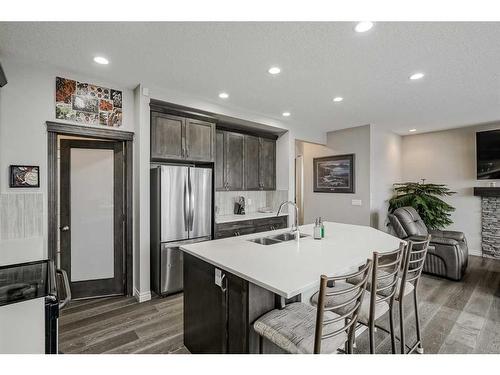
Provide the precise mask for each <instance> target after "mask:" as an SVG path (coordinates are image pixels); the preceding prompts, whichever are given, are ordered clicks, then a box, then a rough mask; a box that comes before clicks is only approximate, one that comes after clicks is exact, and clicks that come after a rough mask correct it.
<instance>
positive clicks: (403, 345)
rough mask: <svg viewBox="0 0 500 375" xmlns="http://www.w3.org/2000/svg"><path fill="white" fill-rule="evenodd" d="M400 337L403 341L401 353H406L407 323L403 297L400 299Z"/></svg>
mask: <svg viewBox="0 0 500 375" xmlns="http://www.w3.org/2000/svg"><path fill="white" fill-rule="evenodd" d="M399 330H400V332H399V337H400V339H399V340H400V343H401V354H406V346H405V323H404V308H403V298H402V296H401V298H400V299H399Z"/></svg>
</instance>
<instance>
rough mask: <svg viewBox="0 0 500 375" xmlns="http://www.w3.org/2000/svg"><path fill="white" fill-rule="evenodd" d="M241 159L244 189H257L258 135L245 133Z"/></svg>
mask: <svg viewBox="0 0 500 375" xmlns="http://www.w3.org/2000/svg"><path fill="white" fill-rule="evenodd" d="M244 146H245V148H244V156H243V159H244V160H243V161H244V165H245V167H244V168H245V190H259V189H260V180H259V148H260V140H259V138H258V137H254V136H251V135H245V145H244Z"/></svg>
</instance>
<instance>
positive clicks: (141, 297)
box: [134, 288, 151, 303]
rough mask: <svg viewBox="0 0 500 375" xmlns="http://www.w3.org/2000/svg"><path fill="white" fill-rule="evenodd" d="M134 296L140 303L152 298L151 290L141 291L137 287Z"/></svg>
mask: <svg viewBox="0 0 500 375" xmlns="http://www.w3.org/2000/svg"><path fill="white" fill-rule="evenodd" d="M134 297H135V299H136V300H137V302H139V303H142V302H146V301H149V300H150V299H151V291H147V292H142V293H140V292H139V291H138V290H137V289H135V288H134Z"/></svg>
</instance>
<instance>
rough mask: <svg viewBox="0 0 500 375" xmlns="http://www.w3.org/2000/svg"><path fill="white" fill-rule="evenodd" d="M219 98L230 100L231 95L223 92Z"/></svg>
mask: <svg viewBox="0 0 500 375" xmlns="http://www.w3.org/2000/svg"><path fill="white" fill-rule="evenodd" d="M219 98H221V99H227V98H229V94H228V93H227V92H221V93H220V94H219Z"/></svg>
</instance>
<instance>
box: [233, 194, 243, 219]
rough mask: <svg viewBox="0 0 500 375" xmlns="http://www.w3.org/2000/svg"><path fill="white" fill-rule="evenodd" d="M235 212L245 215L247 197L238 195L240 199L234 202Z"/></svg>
mask: <svg viewBox="0 0 500 375" xmlns="http://www.w3.org/2000/svg"><path fill="white" fill-rule="evenodd" d="M234 214H235V215H245V197H238V201H237V202H234Z"/></svg>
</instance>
